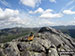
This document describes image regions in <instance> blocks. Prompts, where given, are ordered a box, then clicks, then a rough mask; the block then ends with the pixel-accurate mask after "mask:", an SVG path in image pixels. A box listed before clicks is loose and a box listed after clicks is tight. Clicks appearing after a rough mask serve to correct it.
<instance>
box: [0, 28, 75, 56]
mask: <svg viewBox="0 0 75 56" xmlns="http://www.w3.org/2000/svg"><path fill="white" fill-rule="evenodd" d="M74 49H75V43H74V42H73V39H72V38H71V37H70V36H69V35H65V34H63V33H62V32H61V31H59V30H55V29H53V28H50V27H43V28H41V29H40V30H39V31H38V32H37V33H36V34H34V39H33V40H32V41H28V40H27V37H22V38H18V39H14V40H12V41H11V42H7V43H1V44H0V56H63V55H61V53H60V51H63V52H64V53H65V52H67V51H74ZM71 55H72V56H74V54H72V53H69V54H68V56H71ZM65 56H66V55H65Z"/></svg>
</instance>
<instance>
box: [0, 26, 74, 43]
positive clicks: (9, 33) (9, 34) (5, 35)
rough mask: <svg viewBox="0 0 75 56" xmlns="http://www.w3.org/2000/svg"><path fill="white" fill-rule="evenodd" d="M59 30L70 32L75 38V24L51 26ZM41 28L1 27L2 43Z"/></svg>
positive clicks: (0, 38)
mask: <svg viewBox="0 0 75 56" xmlns="http://www.w3.org/2000/svg"><path fill="white" fill-rule="evenodd" d="M51 27H52V28H55V29H57V30H61V31H62V32H63V33H64V34H69V35H70V36H71V37H73V38H75V26H51ZM39 29H40V28H21V27H15V28H6V29H0V43H1V42H8V41H11V40H12V39H15V38H19V37H22V36H25V35H29V33H30V32H34V33H35V32H37V31H38V30H39Z"/></svg>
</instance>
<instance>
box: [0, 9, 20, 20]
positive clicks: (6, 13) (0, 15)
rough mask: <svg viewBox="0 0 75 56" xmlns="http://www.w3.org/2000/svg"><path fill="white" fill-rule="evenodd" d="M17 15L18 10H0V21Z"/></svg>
mask: <svg viewBox="0 0 75 56" xmlns="http://www.w3.org/2000/svg"><path fill="white" fill-rule="evenodd" d="M18 14H19V11H18V10H12V9H5V10H2V9H1V8H0V20H6V19H9V18H10V17H15V16H17V15H18Z"/></svg>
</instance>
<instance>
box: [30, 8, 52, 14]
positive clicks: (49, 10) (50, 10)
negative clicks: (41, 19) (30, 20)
mask: <svg viewBox="0 0 75 56" xmlns="http://www.w3.org/2000/svg"><path fill="white" fill-rule="evenodd" d="M52 11H53V10H52V9H46V10H44V9H42V8H38V9H37V10H35V11H29V13H30V14H36V13H48V12H52Z"/></svg>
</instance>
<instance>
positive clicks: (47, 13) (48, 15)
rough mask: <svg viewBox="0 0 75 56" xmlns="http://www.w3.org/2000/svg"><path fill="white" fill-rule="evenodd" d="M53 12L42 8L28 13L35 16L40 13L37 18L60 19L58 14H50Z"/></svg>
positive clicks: (60, 15)
mask: <svg viewBox="0 0 75 56" xmlns="http://www.w3.org/2000/svg"><path fill="white" fill-rule="evenodd" d="M52 12H54V11H53V10H52V9H46V10H44V9H42V8H38V9H37V10H35V11H29V13H30V14H37V13H40V15H39V17H40V18H59V17H62V14H59V13H52Z"/></svg>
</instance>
